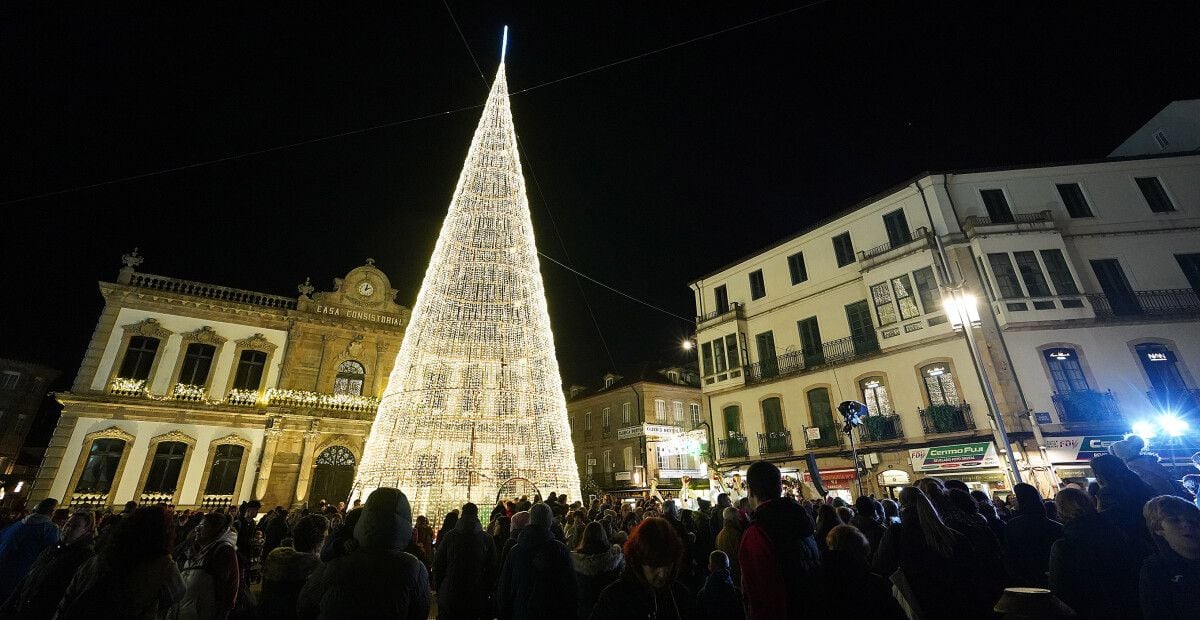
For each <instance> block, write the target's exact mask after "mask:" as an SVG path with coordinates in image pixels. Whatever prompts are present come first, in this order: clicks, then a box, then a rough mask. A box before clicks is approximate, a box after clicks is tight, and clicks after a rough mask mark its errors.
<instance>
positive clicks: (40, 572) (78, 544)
mask: <svg viewBox="0 0 1200 620" xmlns="http://www.w3.org/2000/svg"><path fill="white" fill-rule="evenodd" d="M95 528H96V519H95V517H94V516H93V515H92V513H90V512H89V513H75V514H74V515H72V516H71V518H70V520H68V521H67V523H66V525H65V526H64V527H63V537H62V540H60V541H58V543H57V544H55V545H53V546H51V547H47V548H46V549H45V550H44V551H42V553H41V555H39V556H38V557H37V559H36V560H34V562H33V566H31V567H30V568H29V572H28V573H27V574H26V575H25V578H24V579H22V580H21V581H20V583H18V584H17V588H16V589H15V590H13V593H12V595H10V596H9V597H8V600H7V601H5V602H4V604H3V605H2V606H0V618H25V619H28V620H38V619H41V618H46V619H48V618H52V617H54V612H55V611H56V610H57V609H58V602H59V601H60V600H62V597H63V593H64V592H66V591H67V585H68V584H70V583H71V578H72V577H73V576H74V575H75V571H76V570H78V568H79V567H80V566H82V565H83V563H84V562H86V561H87V559H88V558H90V557H92V556H93V555H95V554H96V548H95V544H94V540H93V530H95Z"/></svg>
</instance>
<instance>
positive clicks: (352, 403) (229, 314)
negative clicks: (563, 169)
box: [31, 250, 409, 507]
mask: <svg viewBox="0 0 1200 620" xmlns="http://www.w3.org/2000/svg"><path fill="white" fill-rule="evenodd" d="M142 260H143V258H142V257H140V256H138V255H137V252H136V250H135V251H134V253H133V254H127V255H125V257H124V262H125V267H123V268H122V269H121V270H120V273H119V275H118V277H117V279H116V282H101V283H100V294H101V295H102V296H103V297H104V302H105V303H104V310H103V311H102V312H101V315H100V319H99V321H98V322H97V324H96V330H95V332H94V334H93V336H92V339H91V342H90V343H89V345H88V348H87V352H86V353H85V355H84V358H83V362H82V364H81V366H80V369H79V374H78V375H77V376H76V378H75V381H74V384H73V386H72V387H71V389H70V391H69V392H62V393H59V394H57V395H56V397H57V399H58V401H59V402H60V403H61V404H62V405H63V411H62V417H61V419H60V420H59V422H58V426H57V427H56V428H55V430H54V434H53V436H52V438H51V441H50V445H49V448H48V449H47V450H46V454H45V456H44V458H43V462H42V467H41V470H40V471H39V473H38V477H37V480H36V483H35V484H34V489H33V491H32V496H31V499H32V500H33V501H37V500H39V499H41V498H43V497H47V496H49V497H55V498H57V499H59V500H60V501H62V502H63V503H64V504H65V505H80V504H87V505H93V506H98V507H104V506H112V505H114V504H118V505H119V504H122V503H124V502H126V501H129V500H133V501H137V502H159V501H165V502H169V503H173V504H176V505H177V506H179V507H197V506H205V507H213V506H221V505H227V504H231V503H232V504H237V503H238V502H240V501H243V500H247V499H250V498H258V499H261V500H262V501H263V502H264V503H265V504H267V505H273V504H285V505H291V504H293V503H295V502H301V501H308V500H311V501H319V500H321V499H325V500H328V501H331V502H336V501H340V500H344V499H345V498H346V497H347V496H348V495H349V493H350V486H351V484H352V482H353V478H354V469H355V465H356V464H357V463H358V461H359V459H360V458H361V455H362V449H363V446H364V444H365V441H366V436H367V432H368V430H369V429H370V426H371V422H372V420H373V419H374V417H375V411H376V409H377V407H378V404H379V400H378V399H379V397H380V395H381V394H382V393H383V390H384V388H385V387H386V385H387V379H388V375H389V373H390V372H391V367H392V364H393V363H394V361H395V356H396V352H397V351H398V350H399V347H400V342H401V340H402V339H403V337H404V328H405V326H406V325H407V323H408V317H409V310H408V309H407V308H405V307H403V306H401V305H399V304H397V303H396V302H395V296H396V291H395V290H394V289H392V288H391V285H390V283H389V281H388V278H387V276H386V275H385V274H384V273H383V272H382V271H380V270H379V269H378V268H376V267H375V266H374V261H371V260H370V259H368V260H367V264H365V265H363V266H360V267H357V268H355V269H353V270H351V271H350V273H348V274H347V275H346V276H345V277H344V278H337V279H335V280H334V287H333V290H331V291H321V292H318V291H316V288H315V287H314V286H312V285H311V284H310V283H309V282H308V281H306V282H305V283H304V284H302V285H300V286H299V287H298V290H299V292H300V295H299V297H283V296H277V295H269V294H265V293H259V292H254V291H247V290H241V289H234V288H229V287H224V286H218V285H213V284H205V283H201V282H193V281H188V280H180V279H177V278H170V277H164V276H157V275H152V274H147V273H141V272H138V271H136V270H135V268H136V267H138V266H139V265H140V264H141V263H142Z"/></svg>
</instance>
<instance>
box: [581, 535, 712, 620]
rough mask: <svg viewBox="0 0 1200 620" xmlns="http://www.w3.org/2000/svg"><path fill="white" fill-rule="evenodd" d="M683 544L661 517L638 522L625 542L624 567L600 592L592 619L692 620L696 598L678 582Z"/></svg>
mask: <svg viewBox="0 0 1200 620" xmlns="http://www.w3.org/2000/svg"><path fill="white" fill-rule="evenodd" d="M683 560H684V547H683V541H682V540H681V539H680V538H679V534H678V533H676V531H675V528H674V527H673V526H672V525H671V524H670V523H669V522H667V520H666V519H663V518H661V517H649V518H646V519H643V520H642V522H641V523H638V525H637V527H635V528H634V529H633V532H632V533H630V535H629V540H627V541H625V568H624V570H622V571H621V577H620V579H617V580H616V581H614V582H613V583H612V585H610V586H608V587H607V588H605V589H604V591H603V592H601V593H600V599H599V600H598V601H596V606H595V607H594V608H593V609H592V615H591V620H643V619H645V618H654V619H655V620H692V619H693V618H697V617H699V609H698V605H697V604H696V597H695V595H693V594H692V593H691V592H689V591H688V589H687V587H685V586H684V585H683V584H682V583H680V582H679V576H680V571H681V569H682V564H683Z"/></svg>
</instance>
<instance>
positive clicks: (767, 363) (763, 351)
mask: <svg viewBox="0 0 1200 620" xmlns="http://www.w3.org/2000/svg"><path fill="white" fill-rule="evenodd" d="M754 342H755V344H756V345H758V361H759V363H760V364H761V368H762V376H763V377H774V376H776V375H778V374H779V363H778V361H777V360H776V359H775V332H763V333H761V334H758V335H757V336H755V337H754Z"/></svg>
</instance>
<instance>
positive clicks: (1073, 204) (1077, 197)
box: [1054, 183, 1092, 217]
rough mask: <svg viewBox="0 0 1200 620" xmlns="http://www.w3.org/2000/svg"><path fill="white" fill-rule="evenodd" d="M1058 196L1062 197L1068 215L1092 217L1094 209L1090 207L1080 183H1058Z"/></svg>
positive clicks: (1056, 185)
mask: <svg viewBox="0 0 1200 620" xmlns="http://www.w3.org/2000/svg"><path fill="white" fill-rule="evenodd" d="M1054 187H1057V188H1058V195H1059V196H1061V197H1062V201H1063V206H1064V207H1066V208H1067V215H1070V216H1071V217H1092V208H1091V207H1090V206H1088V202H1087V198H1084V196H1083V189H1082V188H1081V187H1079V184H1078V183H1057V184H1055V186H1054Z"/></svg>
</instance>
